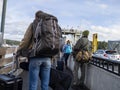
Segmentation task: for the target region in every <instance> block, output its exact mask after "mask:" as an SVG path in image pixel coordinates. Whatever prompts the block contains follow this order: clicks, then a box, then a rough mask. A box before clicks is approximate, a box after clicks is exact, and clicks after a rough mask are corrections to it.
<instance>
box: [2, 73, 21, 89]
mask: <svg viewBox="0 0 120 90" xmlns="http://www.w3.org/2000/svg"><path fill="white" fill-rule="evenodd" d="M0 90H22V78H21V77H18V76H14V75H10V74H0Z"/></svg>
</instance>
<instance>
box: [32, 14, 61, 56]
mask: <svg viewBox="0 0 120 90" xmlns="http://www.w3.org/2000/svg"><path fill="white" fill-rule="evenodd" d="M34 24H36V23H34V22H33V25H34ZM33 32H34V45H33V50H34V55H35V56H54V55H56V54H58V52H59V49H60V39H61V37H62V31H61V28H60V26H59V25H58V20H57V18H56V17H55V16H52V15H49V14H46V13H42V14H40V18H39V22H38V23H37V26H36V28H35V30H33Z"/></svg>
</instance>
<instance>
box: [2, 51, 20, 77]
mask: <svg viewBox="0 0 120 90" xmlns="http://www.w3.org/2000/svg"><path fill="white" fill-rule="evenodd" d="M18 64H19V62H18V57H16V54H15V53H13V61H12V62H10V63H8V64H5V65H3V66H0V69H3V68H5V67H9V66H12V70H11V71H10V72H8V74H11V75H12V74H13V73H14V72H16V71H17V69H18V68H19V65H18ZM14 65H15V69H14Z"/></svg>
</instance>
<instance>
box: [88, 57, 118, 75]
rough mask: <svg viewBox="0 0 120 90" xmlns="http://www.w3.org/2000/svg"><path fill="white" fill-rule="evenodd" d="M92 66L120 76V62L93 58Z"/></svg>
mask: <svg viewBox="0 0 120 90" xmlns="http://www.w3.org/2000/svg"><path fill="white" fill-rule="evenodd" d="M90 63H91V64H92V65H95V66H97V67H100V68H102V69H104V70H106V71H109V72H111V73H113V74H116V75H118V76H120V60H119V61H118V60H110V59H104V58H101V57H97V56H93V57H92V60H91V61H90Z"/></svg>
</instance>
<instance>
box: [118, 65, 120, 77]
mask: <svg viewBox="0 0 120 90" xmlns="http://www.w3.org/2000/svg"><path fill="white" fill-rule="evenodd" d="M118 74H119V75H120V64H118Z"/></svg>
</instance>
